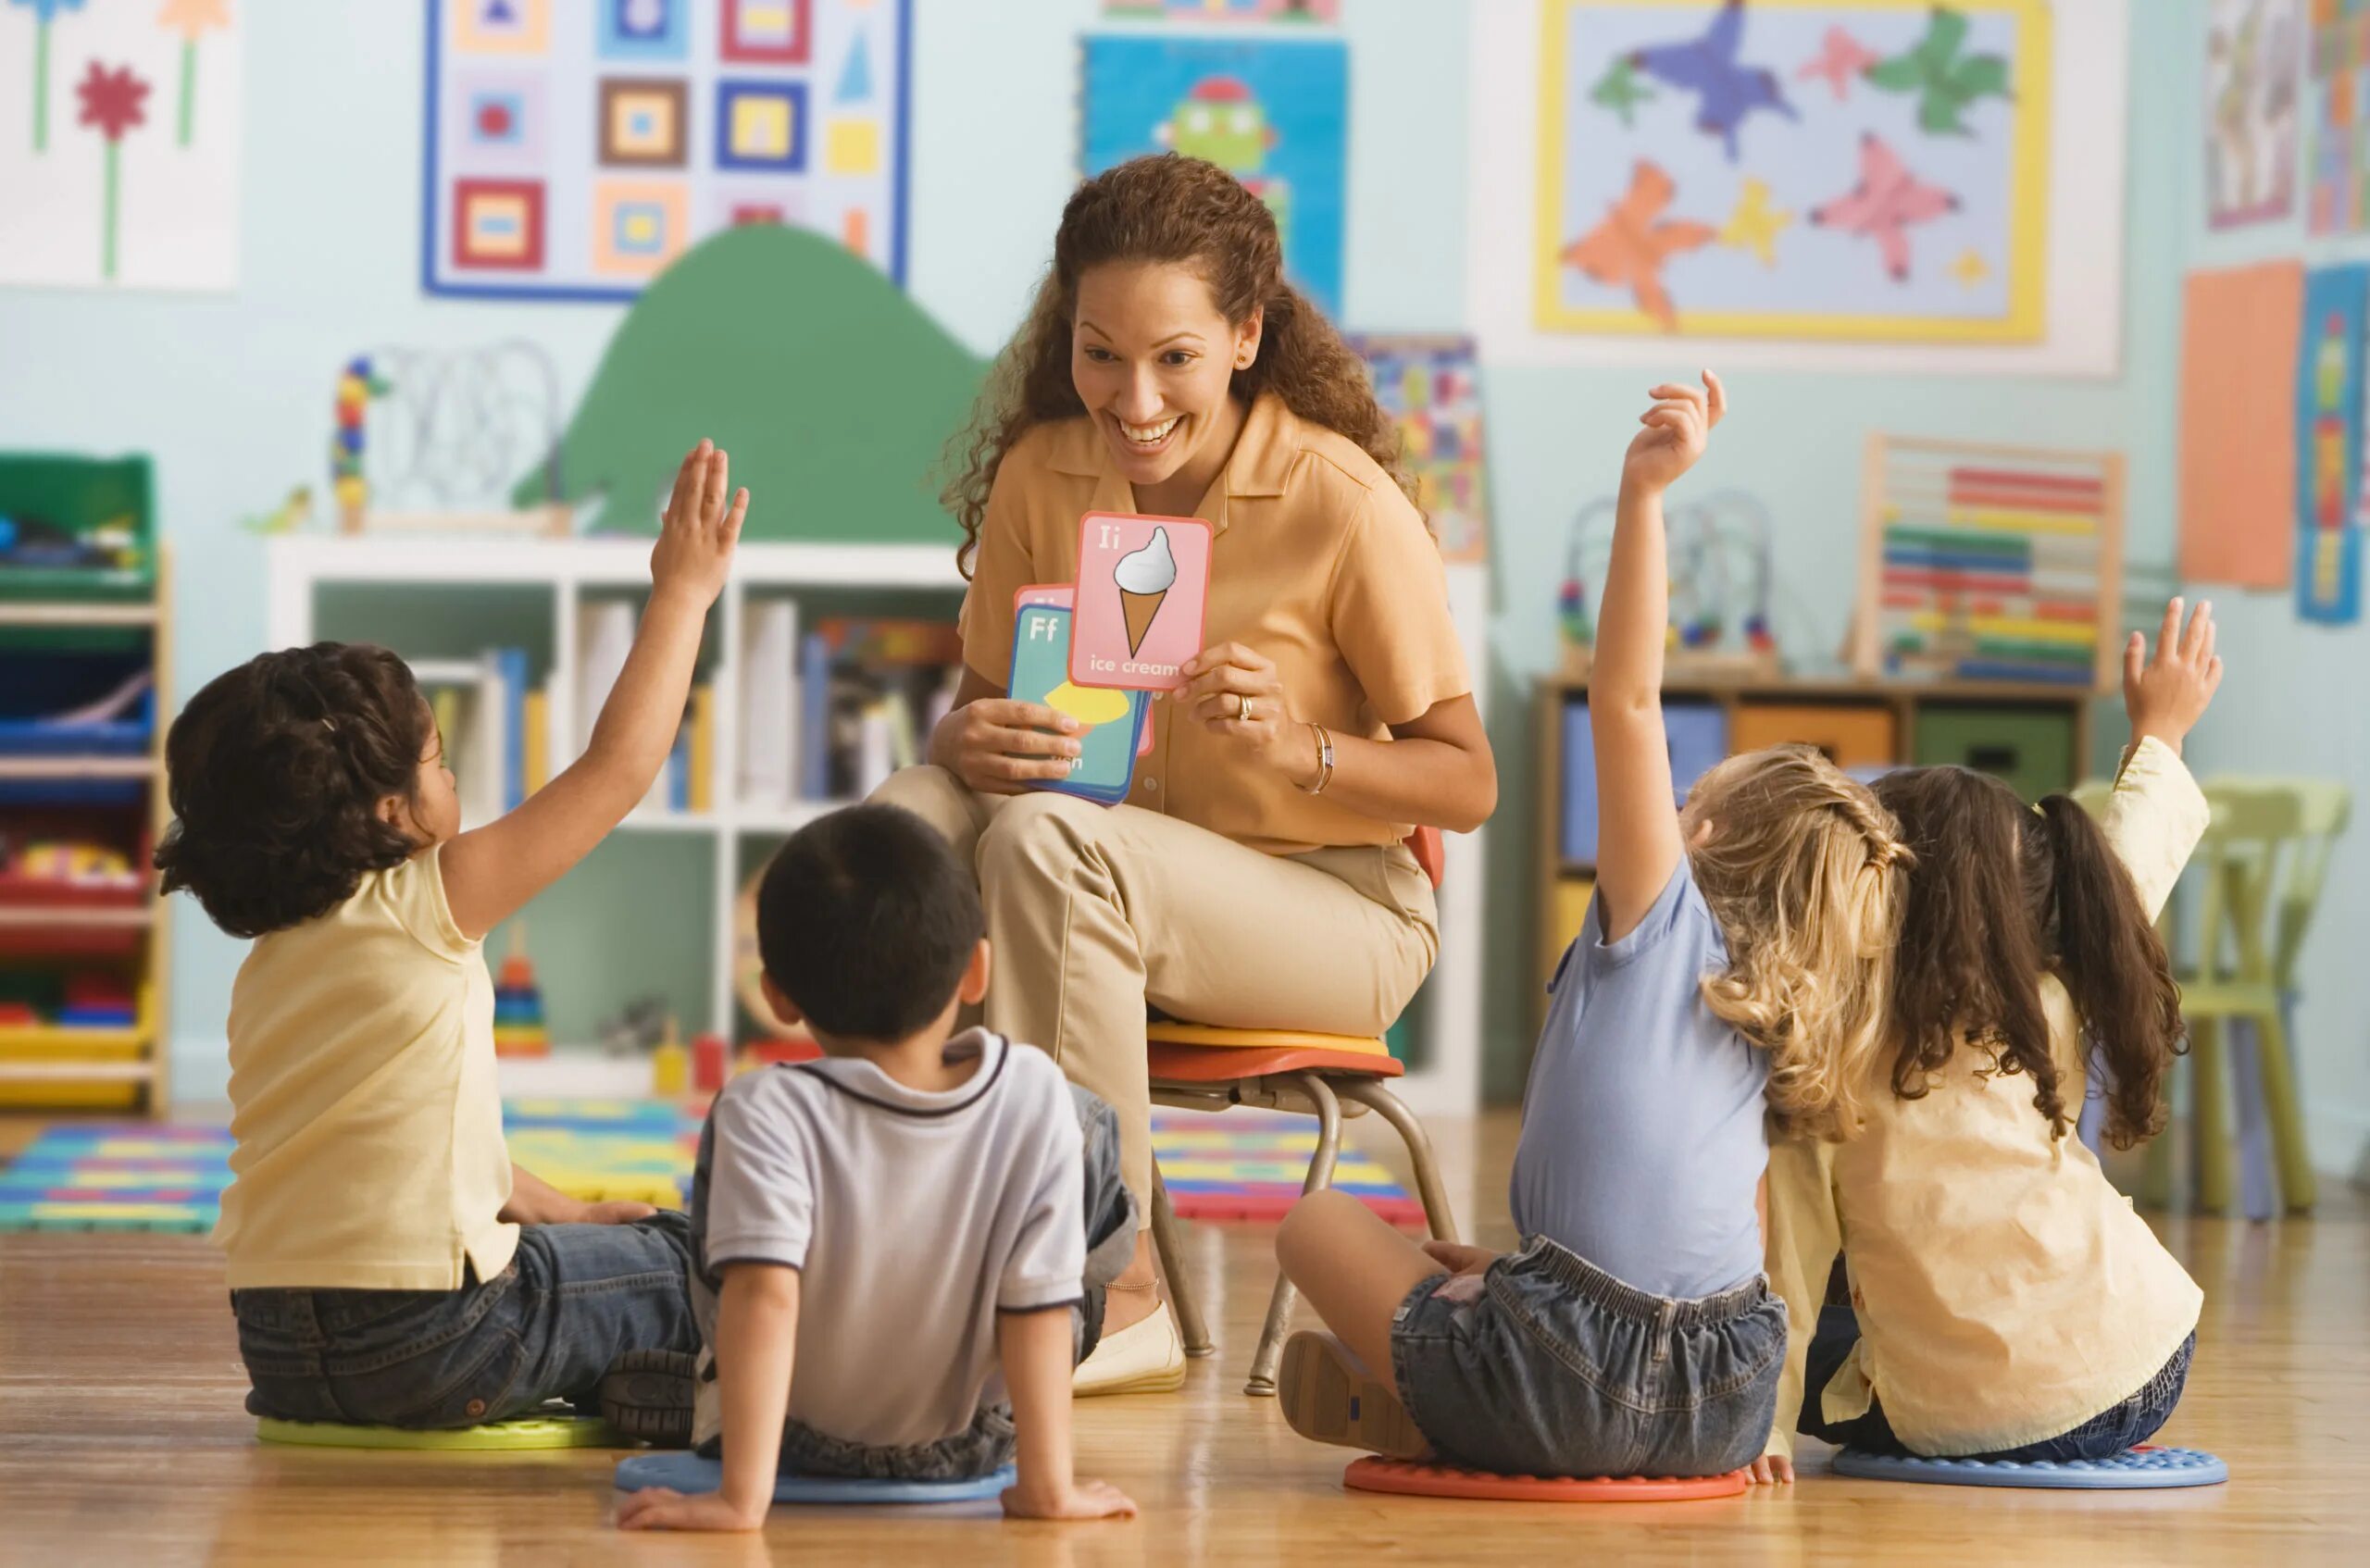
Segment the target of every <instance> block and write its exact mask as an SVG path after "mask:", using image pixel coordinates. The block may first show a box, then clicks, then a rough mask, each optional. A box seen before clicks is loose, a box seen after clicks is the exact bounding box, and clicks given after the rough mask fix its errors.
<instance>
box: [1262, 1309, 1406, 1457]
mask: <svg viewBox="0 0 2370 1568" xmlns="http://www.w3.org/2000/svg"><path fill="white" fill-rule="evenodd" d="M1276 1402H1277V1403H1279V1404H1280V1405H1282V1406H1283V1407H1284V1420H1285V1422H1286V1423H1287V1424H1288V1425H1291V1429H1292V1430H1293V1431H1295V1432H1297V1433H1299V1434H1300V1435H1301V1436H1302V1437H1307V1438H1310V1439H1312V1440H1314V1441H1316V1442H1319V1443H1331V1444H1333V1445H1334V1446H1336V1447H1337V1448H1344V1449H1363V1450H1366V1452H1368V1453H1378V1454H1381V1455H1383V1456H1384V1457H1386V1458H1389V1459H1422V1458H1424V1457H1426V1456H1427V1455H1428V1454H1429V1453H1430V1452H1431V1446H1430V1445H1429V1444H1428V1443H1427V1442H1426V1441H1425V1440H1424V1434H1423V1433H1421V1432H1420V1431H1418V1430H1416V1421H1415V1418H1414V1417H1413V1416H1410V1415H1409V1414H1408V1413H1407V1407H1406V1406H1405V1405H1403V1404H1401V1403H1400V1402H1399V1390H1398V1389H1397V1388H1394V1387H1393V1386H1392V1385H1391V1380H1390V1379H1389V1378H1377V1377H1376V1376H1375V1375H1374V1374H1373V1373H1371V1372H1368V1371H1367V1370H1366V1363H1364V1362H1361V1361H1360V1360H1358V1358H1357V1357H1356V1356H1353V1355H1352V1354H1351V1353H1350V1348H1349V1347H1348V1346H1347V1345H1344V1344H1342V1343H1341V1341H1340V1340H1339V1339H1336V1338H1333V1336H1331V1335H1330V1334H1318V1333H1315V1332H1312V1331H1310V1330H1307V1329H1303V1330H1302V1331H1301V1332H1300V1333H1298V1334H1295V1335H1293V1336H1292V1337H1291V1338H1289V1339H1287V1340H1285V1341H1284V1364H1283V1369H1282V1371H1281V1372H1280V1373H1279V1374H1278V1375H1277V1379H1276Z"/></svg>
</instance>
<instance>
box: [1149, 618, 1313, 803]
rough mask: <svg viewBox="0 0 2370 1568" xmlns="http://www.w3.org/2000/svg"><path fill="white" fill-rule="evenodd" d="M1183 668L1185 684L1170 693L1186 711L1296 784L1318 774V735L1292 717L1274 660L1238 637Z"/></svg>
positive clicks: (1181, 710)
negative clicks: (1314, 736) (1315, 737)
mask: <svg viewBox="0 0 2370 1568" xmlns="http://www.w3.org/2000/svg"><path fill="white" fill-rule="evenodd" d="M1183 673H1184V676H1185V684H1184V685H1183V686H1181V687H1179V688H1178V690H1177V691H1174V692H1172V693H1170V696H1171V699H1172V700H1173V701H1174V702H1175V703H1177V705H1178V708H1179V711H1180V712H1181V713H1183V714H1184V715H1185V716H1188V717H1191V718H1193V719H1197V720H1199V721H1200V722H1201V724H1202V726H1203V728H1205V729H1207V730H1209V732H1210V733H1211V734H1213V735H1217V736H1222V737H1224V738H1225V739H1227V740H1231V741H1233V742H1234V743H1235V744H1236V745H1238V746H1240V747H1241V748H1242V749H1243V750H1244V751H1245V752H1247V753H1250V754H1251V755H1252V756H1254V757H1255V758H1257V759H1258V760H1259V761H1260V762H1262V763H1265V764H1266V765H1267V766H1269V767H1272V768H1274V769H1276V770H1277V771H1278V772H1280V773H1283V774H1286V775H1288V776H1290V777H1291V779H1292V780H1293V782H1295V783H1298V782H1300V781H1301V780H1302V779H1303V778H1315V777H1316V740H1315V739H1314V738H1313V737H1312V736H1311V735H1310V734H1309V732H1308V727H1307V726H1306V725H1304V724H1302V723H1301V722H1300V721H1299V720H1298V719H1295V718H1294V717H1292V710H1291V703H1290V702H1288V701H1287V700H1286V699H1285V697H1284V683H1283V679H1282V678H1281V677H1280V676H1279V675H1278V674H1277V673H1276V666H1275V661H1273V660H1271V659H1268V658H1266V657H1265V656H1263V655H1262V654H1261V653H1258V652H1257V651H1256V650H1255V649H1251V648H1246V647H1244V646H1243V645H1242V644H1241V643H1240V642H1221V643H1219V644H1218V645H1217V646H1216V647H1215V648H1210V649H1206V650H1204V652H1202V653H1197V654H1195V655H1194V656H1193V657H1192V658H1191V660H1189V661H1187V663H1186V665H1185V668H1184V671H1183ZM1246 714H1247V715H1248V716H1247V717H1246V716H1245V715H1246Z"/></svg>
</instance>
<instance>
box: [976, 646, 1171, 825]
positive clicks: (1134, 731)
mask: <svg viewBox="0 0 2370 1568" xmlns="http://www.w3.org/2000/svg"><path fill="white" fill-rule="evenodd" d="M1005 690H1006V691H1009V692H1010V693H1011V695H1012V699H1013V701H1015V702H1018V703H1043V704H1044V705H1045V706H1047V707H1049V708H1052V709H1054V711H1055V712H1057V713H1065V714H1067V715H1069V716H1070V717H1072V718H1074V719H1076V720H1078V721H1079V723H1080V724H1083V725H1086V726H1088V727H1089V728H1087V730H1086V732H1085V734H1084V735H1083V736H1081V737H1080V740H1081V742H1082V745H1081V752H1080V754H1079V757H1078V758H1077V759H1076V760H1075V761H1073V762H1072V763H1071V765H1070V776H1069V778H1068V779H1066V781H1063V782H1059V783H1042V784H1037V785H1034V786H1032V787H1033V788H1036V789H1041V790H1059V791H1061V792H1062V793H1064V794H1068V795H1079V796H1082V797H1084V798H1085V799H1087V800H1090V801H1093V802H1096V803H1099V804H1102V805H1106V806H1108V805H1116V804H1118V803H1120V802H1121V801H1123V800H1125V799H1126V798H1127V795H1128V787H1129V784H1131V783H1132V782H1133V781H1134V779H1135V773H1136V740H1137V737H1138V735H1139V733H1140V732H1141V730H1142V728H1143V722H1144V712H1145V709H1146V707H1147V705H1148V703H1149V699H1148V697H1147V696H1146V694H1145V693H1143V692H1141V691H1109V690H1105V689H1104V688H1100V687H1091V686H1075V685H1072V684H1071V682H1070V612H1069V611H1068V610H1066V609H1065V608H1063V607H1062V606H1060V605H1057V604H1024V605H1022V606H1021V608H1020V612H1019V615H1018V616H1017V618H1016V619H1015V620H1014V622H1013V628H1012V678H1011V679H1010V680H1009V681H1008V682H1007V683H1006V686H1005Z"/></svg>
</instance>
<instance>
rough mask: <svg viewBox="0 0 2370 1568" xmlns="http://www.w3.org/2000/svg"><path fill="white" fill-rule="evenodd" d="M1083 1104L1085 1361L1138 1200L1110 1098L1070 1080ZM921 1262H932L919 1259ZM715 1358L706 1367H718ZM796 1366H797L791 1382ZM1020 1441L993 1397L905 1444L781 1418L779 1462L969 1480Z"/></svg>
mask: <svg viewBox="0 0 2370 1568" xmlns="http://www.w3.org/2000/svg"><path fill="white" fill-rule="evenodd" d="M1070 1096H1071V1098H1072V1099H1073V1100H1074V1101H1076V1102H1077V1105H1078V1119H1079V1129H1080V1130H1081V1131H1083V1132H1084V1133H1085V1134H1086V1158H1085V1161H1084V1165H1085V1176H1086V1193H1085V1200H1086V1201H1085V1206H1084V1208H1083V1210H1082V1211H1081V1212H1082V1213H1084V1215H1085V1219H1086V1270H1085V1274H1084V1276H1083V1277H1082V1279H1081V1281H1080V1283H1081V1285H1082V1286H1083V1289H1082V1290H1081V1291H1080V1292H1079V1293H1080V1295H1081V1296H1082V1297H1083V1298H1084V1300H1083V1302H1082V1304H1080V1305H1079V1306H1077V1307H1073V1308H1071V1309H1069V1311H1070V1327H1071V1334H1070V1348H1071V1352H1072V1354H1073V1356H1074V1357H1075V1358H1076V1360H1077V1361H1080V1362H1082V1361H1084V1360H1085V1359H1086V1358H1087V1357H1088V1356H1089V1355H1090V1354H1091V1353H1092V1352H1093V1350H1094V1347H1095V1345H1096V1344H1097V1343H1098V1342H1099V1341H1100V1340H1101V1339H1102V1338H1103V1308H1104V1300H1105V1299H1106V1297H1107V1295H1108V1293H1109V1288H1110V1284H1111V1282H1112V1281H1113V1280H1115V1279H1116V1278H1118V1277H1119V1274H1120V1271H1122V1270H1123V1269H1125V1268H1126V1267H1127V1266H1128V1263H1129V1260H1130V1259H1131V1258H1133V1257H1134V1256H1135V1251H1136V1225H1137V1215H1136V1212H1135V1200H1134V1199H1133V1198H1131V1197H1130V1196H1129V1193H1128V1188H1127V1184H1126V1183H1125V1182H1123V1181H1121V1180H1120V1179H1119V1118H1118V1116H1117V1115H1116V1114H1114V1113H1113V1111H1112V1109H1111V1107H1110V1106H1108V1105H1106V1104H1104V1102H1103V1101H1102V1100H1100V1099H1099V1098H1097V1097H1096V1096H1095V1095H1094V1094H1092V1093H1091V1092H1090V1091H1088V1090H1086V1089H1080V1088H1079V1086H1078V1085H1076V1084H1072V1085H1070ZM916 1266H917V1267H923V1268H927V1267H929V1266H930V1263H929V1260H928V1259H917V1260H916ZM715 1372H716V1368H715V1363H713V1362H712V1361H711V1362H709V1363H707V1375H709V1376H710V1377H713V1376H714V1375H715ZM796 1375H797V1374H796V1372H795V1370H793V1371H792V1380H793V1382H794V1381H795V1379H796ZM1017 1448H1018V1434H1017V1429H1016V1428H1015V1427H1014V1425H1013V1421H1012V1407H1011V1406H1010V1405H1007V1404H1004V1403H1002V1402H1000V1401H999V1402H995V1403H990V1404H986V1405H982V1406H980V1407H979V1410H978V1411H976V1412H973V1414H972V1417H971V1425H969V1426H967V1427H966V1428H965V1429H964V1430H962V1431H960V1432H956V1433H954V1434H952V1435H950V1436H948V1437H941V1438H939V1439H937V1440H936V1441H934V1442H928V1443H913V1444H909V1445H907V1446H905V1447H904V1448H877V1447H873V1446H870V1445H867V1444H864V1443H851V1442H846V1441H843V1440H842V1439H841V1438H838V1437H832V1436H830V1435H829V1433H826V1432H818V1431H817V1430H815V1429H814V1428H813V1427H811V1426H807V1425H803V1424H801V1423H799V1422H796V1421H787V1422H784V1423H783V1424H782V1435H781V1458H780V1462H779V1464H778V1466H777V1468H779V1469H780V1471H782V1473H783V1474H785V1475H843V1476H854V1477H859V1478H862V1479H866V1480H901V1481H967V1480H971V1479H974V1478H976V1477H978V1476H981V1475H989V1474H991V1473H992V1472H994V1471H996V1470H1000V1469H1002V1468H1003V1467H1004V1466H1005V1465H1006V1464H1009V1463H1011V1462H1012V1456H1013V1454H1014V1453H1015V1452H1016V1451H1017ZM699 1451H700V1453H701V1454H703V1455H705V1457H706V1458H709V1459H717V1458H721V1457H722V1455H723V1452H724V1443H723V1440H722V1439H721V1438H710V1439H709V1440H708V1441H707V1442H705V1443H703V1444H701V1445H700V1448H699Z"/></svg>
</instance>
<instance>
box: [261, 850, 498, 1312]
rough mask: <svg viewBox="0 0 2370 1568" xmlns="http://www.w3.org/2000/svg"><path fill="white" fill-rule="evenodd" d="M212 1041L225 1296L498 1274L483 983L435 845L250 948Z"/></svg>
mask: <svg viewBox="0 0 2370 1568" xmlns="http://www.w3.org/2000/svg"><path fill="white" fill-rule="evenodd" d="M230 1034H231V1137H232V1138H234V1139H237V1142H238V1147H237V1149H236V1150H235V1151H233V1152H232V1154H231V1174H232V1178H233V1179H232V1180H231V1188H230V1190H229V1191H227V1192H225V1193H224V1194H223V1195H222V1219H221V1223H220V1224H218V1225H217V1226H215V1227H214V1239H215V1241H216V1243H217V1244H218V1245H219V1246H220V1247H221V1249H222V1250H223V1251H224V1252H226V1253H228V1254H229V1256H230V1283H231V1288H232V1289H234V1290H239V1289H252V1288H264V1287H271V1286H285V1287H293V1288H317V1289H328V1288H354V1289H369V1290H451V1289H455V1288H458V1287H459V1286H460V1285H461V1284H462V1283H463V1282H464V1279H465V1275H464V1272H463V1271H464V1268H465V1267H470V1268H474V1269H475V1270H476V1272H477V1277H478V1278H479V1279H480V1280H490V1279H492V1278H493V1277H494V1276H496V1275H498V1274H500V1273H501V1272H502V1271H503V1269H504V1268H505V1267H506V1266H508V1264H509V1263H510V1255H511V1253H512V1251H515V1250H516V1249H517V1247H518V1226H515V1225H510V1224H507V1223H505V1222H504V1221H503V1220H502V1219H501V1218H500V1217H499V1216H500V1213H501V1211H502V1206H503V1205H504V1204H505V1203H506V1202H508V1201H510V1154H509V1151H508V1149H507V1148H506V1147H505V1145H504V1143H503V1141H502V1101H501V1097H500V1093H499V1091H498V1090H497V1089H496V1087H495V1084H494V1061H493V977H491V976H489V975H488V974H487V973H486V967H485V954H484V952H482V951H481V948H480V943H478V942H475V941H471V940H468V938H466V937H464V936H463V935H462V934H461V930H460V927H458V926H455V924H454V923H453V912H452V910H451V908H450V907H449V906H448V905H447V904H446V902H445V901H444V877H443V872H442V871H441V870H440V868H439V866H438V862H437V852H435V851H432V850H431V851H430V852H428V853H426V854H422V855H419V856H417V857H415V858H414V859H412V860H409V861H406V862H405V863H404V864H403V865H398V866H396V867H394V868H393V870H389V871H374V872H372V873H370V874H369V875H368V876H366V877H363V879H362V885H361V887H359V888H358V889H356V890H355V894H354V896H353V897H352V898H350V899H348V900H346V901H345V902H343V903H342V904H340V905H339V906H338V907H337V908H335V909H333V910H331V911H330V912H329V913H328V914H326V915H319V916H318V917H316V918H314V919H311V920H307V921H306V922H305V923H304V924H303V925H301V926H296V927H290V928H289V929H287V930H284V931H274V932H272V933H271V934H270V935H268V936H267V937H263V938H261V939H259V940H257V941H256V944H255V947H254V949H253V950H252V951H251V952H249V953H248V954H247V961H246V962H245V963H244V964H241V965H240V966H239V977H238V979H237V980H236V981H235V982H234V983H233V985H232V986H231V1023H230Z"/></svg>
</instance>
